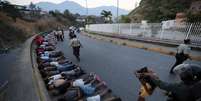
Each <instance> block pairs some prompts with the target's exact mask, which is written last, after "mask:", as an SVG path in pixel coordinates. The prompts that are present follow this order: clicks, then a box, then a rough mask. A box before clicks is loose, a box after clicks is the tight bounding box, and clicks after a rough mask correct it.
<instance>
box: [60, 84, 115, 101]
mask: <svg viewBox="0 0 201 101" xmlns="http://www.w3.org/2000/svg"><path fill="white" fill-rule="evenodd" d="M110 91H111V90H109V89H108V88H104V89H103V90H102V92H100V91H97V92H94V94H96V96H93V95H92V96H91V97H88V98H83V96H84V95H85V93H84V92H83V90H82V89H81V88H80V87H72V88H69V89H68V90H67V92H66V93H65V94H64V95H63V96H62V97H61V98H60V99H59V100H58V101H86V99H88V101H90V100H91V99H94V100H91V101H95V99H97V97H101V96H104V95H105V94H107V93H108V92H110Z"/></svg>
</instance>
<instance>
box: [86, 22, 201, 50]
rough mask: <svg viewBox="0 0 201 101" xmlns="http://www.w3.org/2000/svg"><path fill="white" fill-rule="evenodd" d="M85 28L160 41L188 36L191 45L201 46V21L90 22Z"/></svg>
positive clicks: (180, 40) (177, 40) (180, 39)
mask: <svg viewBox="0 0 201 101" xmlns="http://www.w3.org/2000/svg"><path fill="white" fill-rule="evenodd" d="M86 29H87V30H88V31H93V32H101V33H106V34H118V35H121V36H131V37H136V38H148V39H153V40H161V41H167V40H168V41H176V42H183V40H184V39H186V38H189V39H191V41H192V45H196V46H201V23H184V24H180V25H172V26H170V27H164V26H163V25H162V24H161V23H147V24H145V25H143V24H141V23H120V24H91V25H88V26H87V27H86Z"/></svg>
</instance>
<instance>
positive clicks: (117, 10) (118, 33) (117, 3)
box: [117, 0, 120, 34]
mask: <svg viewBox="0 0 201 101" xmlns="http://www.w3.org/2000/svg"><path fill="white" fill-rule="evenodd" d="M117 26H118V34H120V25H119V0H117Z"/></svg>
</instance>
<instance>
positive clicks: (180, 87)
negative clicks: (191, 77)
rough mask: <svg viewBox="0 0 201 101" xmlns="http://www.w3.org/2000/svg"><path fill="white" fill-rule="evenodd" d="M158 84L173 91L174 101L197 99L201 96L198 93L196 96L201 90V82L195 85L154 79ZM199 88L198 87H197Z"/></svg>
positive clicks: (168, 90) (169, 91)
mask: <svg viewBox="0 0 201 101" xmlns="http://www.w3.org/2000/svg"><path fill="white" fill-rule="evenodd" d="M152 81H153V82H154V83H155V85H156V86H158V87H159V88H160V89H162V90H165V91H167V92H168V93H171V97H172V98H173V100H172V101H196V99H197V98H198V97H199V96H200V94H197V95H196V97H195V93H197V92H200V90H201V89H199V88H198V87H201V85H200V84H201V83H200V84H197V85H196V86H194V85H186V84H184V83H182V82H181V83H172V84H171V83H167V82H163V81H161V80H156V79H152ZM197 88H198V89H197Z"/></svg>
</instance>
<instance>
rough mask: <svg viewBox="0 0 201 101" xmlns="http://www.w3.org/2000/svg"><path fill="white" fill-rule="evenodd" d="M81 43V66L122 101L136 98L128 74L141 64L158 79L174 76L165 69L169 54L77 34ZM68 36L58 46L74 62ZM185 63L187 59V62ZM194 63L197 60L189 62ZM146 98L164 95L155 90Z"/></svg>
mask: <svg viewBox="0 0 201 101" xmlns="http://www.w3.org/2000/svg"><path fill="white" fill-rule="evenodd" d="M79 38H80V40H81V42H82V44H83V46H84V48H82V49H81V62H80V63H79V64H80V65H81V67H82V68H83V69H85V70H87V71H88V72H95V73H97V74H98V75H100V76H101V78H102V79H103V80H105V81H106V82H107V85H108V86H109V87H110V88H111V89H112V90H113V92H114V93H115V94H116V95H117V96H120V97H121V98H122V99H123V101H136V98H137V95H138V88H139V82H138V80H137V79H136V78H135V76H134V75H133V74H132V72H133V70H136V69H138V68H140V67H143V66H149V67H150V68H152V69H153V70H154V71H156V72H157V73H158V75H159V76H160V78H161V79H163V80H165V81H170V82H174V81H176V80H177V78H176V77H174V76H171V75H169V74H168V73H169V69H170V67H171V66H172V65H173V63H174V61H175V59H174V57H172V56H168V55H163V54H159V53H156V52H150V51H145V50H142V49H137V48H129V47H126V46H120V45H115V44H112V43H109V42H103V41H100V40H95V39H91V38H88V37H86V36H83V35H79ZM68 42H69V40H68V38H66V40H65V41H64V42H59V44H58V49H59V50H62V51H63V52H64V54H65V56H66V57H68V58H69V59H70V60H72V61H73V62H74V63H78V62H77V61H76V59H75V57H74V56H73V55H72V49H71V48H70V47H69V45H68ZM188 62H189V61H188ZM193 62H194V63H198V64H200V65H201V63H200V62H196V61H193ZM148 101H165V96H164V95H163V94H162V93H161V91H160V90H157V91H156V92H155V93H154V94H153V96H151V97H149V98H148Z"/></svg>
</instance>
